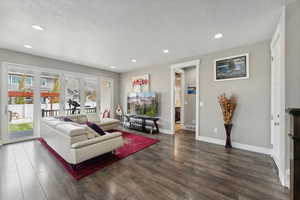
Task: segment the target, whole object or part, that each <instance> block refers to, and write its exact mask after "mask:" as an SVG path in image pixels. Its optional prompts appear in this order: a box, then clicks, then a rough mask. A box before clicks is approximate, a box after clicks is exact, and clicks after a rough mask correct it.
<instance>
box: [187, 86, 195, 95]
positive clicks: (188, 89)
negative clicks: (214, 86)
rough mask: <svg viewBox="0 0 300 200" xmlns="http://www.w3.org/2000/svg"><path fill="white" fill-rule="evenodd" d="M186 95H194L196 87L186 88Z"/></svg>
mask: <svg viewBox="0 0 300 200" xmlns="http://www.w3.org/2000/svg"><path fill="white" fill-rule="evenodd" d="M187 94H196V86H188V87H187Z"/></svg>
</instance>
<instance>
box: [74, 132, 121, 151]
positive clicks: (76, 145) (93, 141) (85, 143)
mask: <svg viewBox="0 0 300 200" xmlns="http://www.w3.org/2000/svg"><path fill="white" fill-rule="evenodd" d="M121 136H122V133H121V132H113V133H107V134H106V135H103V136H99V137H96V138H93V139H89V140H85V141H81V142H77V143H74V144H72V148H74V149H78V148H82V147H85V146H88V145H92V144H96V143H100V142H103V141H106V140H110V139H112V138H116V137H121Z"/></svg>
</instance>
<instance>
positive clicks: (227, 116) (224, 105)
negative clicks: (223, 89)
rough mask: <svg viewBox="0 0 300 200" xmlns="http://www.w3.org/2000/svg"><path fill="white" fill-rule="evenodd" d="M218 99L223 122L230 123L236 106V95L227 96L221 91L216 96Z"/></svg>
mask: <svg viewBox="0 0 300 200" xmlns="http://www.w3.org/2000/svg"><path fill="white" fill-rule="evenodd" d="M218 100H219V104H220V106H221V109H222V113H223V119H224V124H227V125H228V124H231V121H232V118H233V114H234V111H235V108H236V106H237V96H235V95H231V96H230V98H227V97H226V94H225V93H223V94H221V95H220V96H219V97H218Z"/></svg>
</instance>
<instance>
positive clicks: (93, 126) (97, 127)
mask: <svg viewBox="0 0 300 200" xmlns="http://www.w3.org/2000/svg"><path fill="white" fill-rule="evenodd" d="M86 125H87V126H88V127H90V128H91V129H93V130H94V131H96V132H97V133H98V134H99V135H105V132H104V131H103V130H102V129H101V128H100V127H99V126H98V125H97V124H95V123H92V122H86Z"/></svg>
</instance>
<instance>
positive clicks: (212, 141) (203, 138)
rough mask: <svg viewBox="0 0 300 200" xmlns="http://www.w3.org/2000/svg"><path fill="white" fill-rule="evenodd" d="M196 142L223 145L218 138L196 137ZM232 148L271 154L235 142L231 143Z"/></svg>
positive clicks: (270, 151)
mask: <svg viewBox="0 0 300 200" xmlns="http://www.w3.org/2000/svg"><path fill="white" fill-rule="evenodd" d="M197 140H199V141H202V142H208V143H212V144H218V145H225V140H222V139H218V138H211V137H204V136H198V138H197ZM232 147H233V148H237V149H242V150H247V151H252V152H257V153H262V154H267V155H271V154H272V149H269V148H265V147H258V146H253V145H248V144H241V143H237V142H232Z"/></svg>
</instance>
